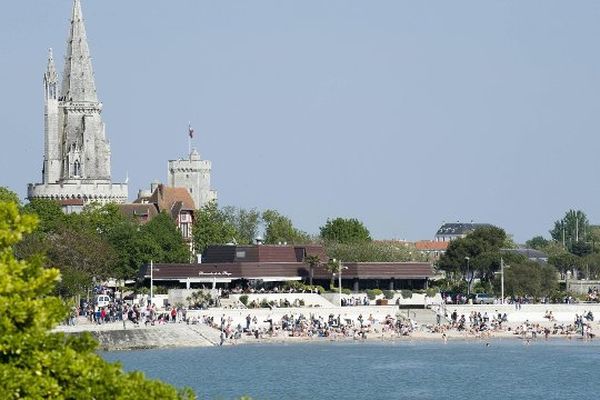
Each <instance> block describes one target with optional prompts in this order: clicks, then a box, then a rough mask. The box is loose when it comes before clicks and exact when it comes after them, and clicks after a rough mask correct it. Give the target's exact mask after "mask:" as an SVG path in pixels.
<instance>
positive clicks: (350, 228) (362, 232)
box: [319, 218, 371, 244]
mask: <svg viewBox="0 0 600 400" xmlns="http://www.w3.org/2000/svg"><path fill="white" fill-rule="evenodd" d="M319 229H320V232H321V233H320V236H321V239H323V240H325V241H333V242H338V243H344V244H352V243H361V242H370V241H371V234H370V233H369V230H368V229H367V227H366V226H364V224H363V223H362V222H360V221H359V220H357V219H355V218H335V219H328V220H327V222H326V223H325V225H324V226H322V227H320V228H319Z"/></svg>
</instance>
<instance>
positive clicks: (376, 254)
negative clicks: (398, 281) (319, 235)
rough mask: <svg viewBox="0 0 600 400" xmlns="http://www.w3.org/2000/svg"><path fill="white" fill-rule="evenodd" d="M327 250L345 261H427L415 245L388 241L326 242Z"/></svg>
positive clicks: (329, 253)
mask: <svg viewBox="0 0 600 400" xmlns="http://www.w3.org/2000/svg"><path fill="white" fill-rule="evenodd" d="M325 252H326V253H327V254H328V255H329V256H330V257H334V258H337V259H338V260H343V261H344V262H405V261H427V259H426V257H425V256H424V255H422V254H421V253H420V252H419V251H417V250H416V249H415V247H414V245H406V244H404V243H394V242H391V241H390V242H388V241H382V242H379V241H371V242H362V243H354V244H343V243H337V242H325Z"/></svg>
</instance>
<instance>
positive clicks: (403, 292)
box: [400, 289, 413, 299]
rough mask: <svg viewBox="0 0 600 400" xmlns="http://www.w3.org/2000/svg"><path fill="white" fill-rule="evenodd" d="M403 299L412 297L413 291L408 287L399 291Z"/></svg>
mask: <svg viewBox="0 0 600 400" xmlns="http://www.w3.org/2000/svg"><path fill="white" fill-rule="evenodd" d="M400 294H401V295H402V298H403V299H412V295H413V292H412V291H410V290H408V289H403V290H401V291H400Z"/></svg>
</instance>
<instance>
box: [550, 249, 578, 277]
mask: <svg viewBox="0 0 600 400" xmlns="http://www.w3.org/2000/svg"><path fill="white" fill-rule="evenodd" d="M548 264H551V265H553V266H554V267H555V268H556V269H557V270H558V271H559V272H560V273H561V274H566V273H567V271H571V270H573V268H577V267H579V266H580V265H581V258H580V257H578V256H576V255H574V254H571V253H562V254H559V255H556V256H551V257H549V258H548Z"/></svg>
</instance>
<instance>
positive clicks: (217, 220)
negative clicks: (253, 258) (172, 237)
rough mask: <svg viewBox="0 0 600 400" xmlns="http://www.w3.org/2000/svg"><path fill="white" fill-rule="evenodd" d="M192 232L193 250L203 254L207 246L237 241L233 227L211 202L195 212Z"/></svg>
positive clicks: (213, 202) (236, 234)
mask: <svg viewBox="0 0 600 400" xmlns="http://www.w3.org/2000/svg"><path fill="white" fill-rule="evenodd" d="M192 232H193V235H194V248H195V249H196V251H198V252H199V253H204V251H205V250H206V248H207V247H208V246H209V245H214V244H225V243H228V242H232V241H237V237H238V232H237V231H236V229H235V226H233V224H232V223H231V222H229V220H228V218H227V216H226V215H225V213H224V212H223V211H222V210H220V209H219V207H218V206H217V203H216V202H215V201H211V202H210V203H208V204H207V205H205V206H204V207H202V208H201V209H200V210H197V211H196V218H195V220H194V227H193V229H192Z"/></svg>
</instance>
